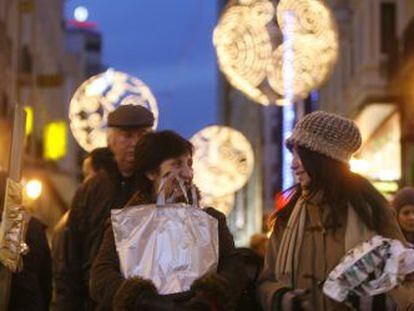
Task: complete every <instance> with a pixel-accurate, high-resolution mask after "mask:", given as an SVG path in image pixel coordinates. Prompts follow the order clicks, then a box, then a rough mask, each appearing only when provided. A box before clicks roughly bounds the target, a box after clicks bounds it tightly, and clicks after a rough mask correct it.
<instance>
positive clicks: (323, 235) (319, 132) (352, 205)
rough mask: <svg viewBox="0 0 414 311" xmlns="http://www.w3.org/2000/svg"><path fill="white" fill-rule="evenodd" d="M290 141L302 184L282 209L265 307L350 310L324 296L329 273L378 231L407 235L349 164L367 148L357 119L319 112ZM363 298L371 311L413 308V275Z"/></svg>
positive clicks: (270, 251) (263, 279) (263, 281)
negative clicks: (375, 294) (360, 149)
mask: <svg viewBox="0 0 414 311" xmlns="http://www.w3.org/2000/svg"><path fill="white" fill-rule="evenodd" d="M286 145H287V147H288V148H289V149H290V150H291V151H292V153H293V159H292V164H291V167H292V171H293V173H294V175H295V177H296V178H297V180H298V182H299V184H298V185H297V186H295V193H294V195H293V196H292V197H291V199H290V200H289V201H288V202H287V204H286V205H285V206H284V207H283V208H282V209H280V210H279V211H277V212H276V215H275V216H276V218H275V224H274V227H273V232H272V234H271V237H270V240H269V243H268V248H267V252H266V256H265V264H264V268H263V272H262V274H261V276H260V277H259V281H258V289H257V295H258V297H259V298H260V302H261V305H262V307H263V308H264V309H265V310H307V309H313V310H319V311H323V310H336V311H340V310H349V307H348V306H347V305H345V303H338V302H335V301H333V300H331V299H330V298H328V297H327V296H325V295H324V294H323V292H322V287H323V282H324V280H325V279H326V278H327V276H328V274H329V273H330V272H331V271H332V270H333V269H334V267H335V266H336V265H337V264H338V263H339V262H340V260H341V258H342V257H343V256H344V255H345V254H346V252H347V251H348V250H350V249H352V248H353V247H355V246H356V245H358V244H360V243H361V242H363V241H365V240H367V239H369V238H371V237H372V236H373V235H374V234H380V235H382V236H384V237H388V238H393V239H399V240H402V241H405V240H404V237H403V235H402V233H401V230H400V229H399V227H398V223H397V221H396V219H395V217H394V216H393V215H394V213H393V211H392V210H391V208H390V207H389V206H388V203H387V201H386V199H385V198H384V197H383V196H382V195H381V194H380V193H379V192H378V191H377V190H376V189H375V188H374V187H373V186H372V184H371V183H370V182H369V181H367V180H366V179H365V178H363V177H362V176H360V175H358V174H355V173H352V172H351V171H350V169H349V164H348V161H349V160H350V157H351V156H352V154H354V153H355V152H356V151H357V150H358V149H359V147H360V146H361V134H360V132H359V129H358V127H357V126H356V125H355V124H354V123H353V122H352V121H351V120H349V119H346V118H343V117H341V116H338V115H336V114H332V113H327V112H323V111H317V112H313V113H311V114H309V115H307V116H305V117H304V118H303V119H301V120H300V121H299V122H298V123H297V124H296V126H295V127H294V130H293V133H292V136H291V137H290V138H288V139H287V141H286ZM368 298H369V299H368ZM364 299H365V300H364ZM356 303H357V304H359V306H360V307H361V306H362V305H364V306H365V307H364V310H389V308H390V305H392V304H396V305H397V306H398V308H399V310H413V309H414V286H413V283H412V281H411V280H409V279H406V280H405V281H404V283H402V285H400V286H398V287H397V288H394V289H392V290H391V291H389V292H387V293H386V295H377V296H374V297H366V298H361V299H360V301H356ZM367 303H369V304H370V306H369V307H367ZM361 308H362V307H361ZM365 308H366V309H365Z"/></svg>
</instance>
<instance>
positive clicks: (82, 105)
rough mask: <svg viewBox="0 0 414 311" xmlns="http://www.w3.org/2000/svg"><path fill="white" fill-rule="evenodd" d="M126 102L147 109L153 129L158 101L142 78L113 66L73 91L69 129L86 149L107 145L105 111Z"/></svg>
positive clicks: (156, 120) (155, 125)
mask: <svg viewBox="0 0 414 311" xmlns="http://www.w3.org/2000/svg"><path fill="white" fill-rule="evenodd" d="M128 104H132V105H140V106H143V107H145V108H147V109H148V110H150V111H151V112H152V113H153V114H154V118H155V122H154V127H153V128H154V129H156V127H157V124H158V106H157V102H156V100H155V97H154V95H153V94H152V92H151V90H150V89H149V87H148V86H147V85H146V84H144V83H143V82H142V81H141V80H139V79H137V78H135V77H133V76H130V75H128V74H125V73H123V72H119V71H115V70H113V69H109V70H107V71H106V72H104V73H101V74H98V75H96V76H93V77H91V78H90V79H88V80H86V81H85V82H84V83H83V84H82V85H81V86H80V87H79V88H78V89H77V90H76V92H75V94H74V95H73V97H72V100H71V102H70V107H69V120H70V128H71V130H72V133H73V136H74V137H75V139H76V140H77V142H78V143H79V145H80V146H81V147H82V148H83V149H85V150H86V151H88V152H89V151H92V150H93V149H95V148H97V147H104V146H106V144H107V142H106V129H107V118H108V114H109V113H110V112H111V111H113V110H115V109H116V108H117V107H119V106H121V105H128Z"/></svg>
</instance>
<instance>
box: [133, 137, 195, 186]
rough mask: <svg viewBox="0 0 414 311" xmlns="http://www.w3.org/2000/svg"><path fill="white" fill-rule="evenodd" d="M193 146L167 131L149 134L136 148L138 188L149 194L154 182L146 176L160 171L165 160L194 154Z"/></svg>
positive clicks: (135, 170) (135, 171) (135, 172)
mask: <svg viewBox="0 0 414 311" xmlns="http://www.w3.org/2000/svg"><path fill="white" fill-rule="evenodd" d="M193 149H194V147H193V144H192V143H191V142H190V141H188V140H187V139H185V138H184V137H182V136H180V135H179V134H177V133H175V132H173V131H169V130H165V131H160V132H155V133H148V134H146V135H145V136H144V137H142V138H141V139H140V140H139V141H138V143H137V145H136V146H135V169H134V174H135V178H136V182H137V188H138V190H140V191H145V192H147V193H149V192H151V190H152V182H151V181H150V180H149V179H148V178H147V176H146V175H145V174H146V173H148V172H151V171H155V170H158V169H159V167H160V165H161V163H162V162H164V161H165V160H168V159H172V158H176V157H179V156H181V155H183V154H190V155H192V154H193Z"/></svg>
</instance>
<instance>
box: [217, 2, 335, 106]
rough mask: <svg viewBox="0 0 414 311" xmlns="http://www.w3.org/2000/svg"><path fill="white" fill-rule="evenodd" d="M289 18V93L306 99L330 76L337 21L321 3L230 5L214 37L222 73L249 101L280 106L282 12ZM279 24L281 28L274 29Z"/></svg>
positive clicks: (283, 24)
mask: <svg viewBox="0 0 414 311" xmlns="http://www.w3.org/2000/svg"><path fill="white" fill-rule="evenodd" d="M287 12H288V13H290V14H293V15H294V16H295V19H294V27H293V28H294V30H293V36H292V38H293V39H292V40H293V42H292V44H291V46H292V47H293V53H294V58H293V62H294V63H293V69H294V72H293V75H294V78H293V94H294V96H295V98H305V97H307V96H308V94H309V92H310V91H311V90H312V89H315V88H317V87H319V86H320V85H321V84H322V83H323V82H325V81H326V79H327V78H328V77H329V75H330V73H331V71H332V69H333V67H334V65H335V63H336V60H337V54H338V36H337V28H336V24H335V20H334V18H333V16H332V14H331V12H330V10H329V8H328V7H327V5H326V4H325V3H324V2H323V1H322V0H281V1H279V4H278V5H277V7H276V10H275V7H274V5H273V3H272V2H270V1H268V0H239V1H233V2H232V3H231V4H230V5H229V7H228V8H227V9H226V10H225V12H224V13H223V15H222V16H221V18H220V21H219V23H218V25H217V26H216V28H215V29H214V33H213V43H214V46H215V48H216V53H217V58H218V63H219V67H220V70H221V71H222V72H223V73H224V75H225V76H226V78H227V79H228V81H229V82H230V83H231V84H232V85H233V86H234V87H235V88H237V89H239V90H240V91H242V92H244V93H245V94H246V95H248V96H249V97H250V98H251V99H253V100H255V101H257V102H259V103H261V104H264V105H268V104H278V103H283V102H284V101H283V100H282V99H283V98H284V97H285V95H286V88H285V86H284V84H283V81H284V79H283V76H284V74H285V73H284V72H283V70H284V69H283V68H284V66H283V53H284V50H285V49H286V44H285V43H283V42H282V37H283V36H282V34H284V29H287V28H286V27H285V26H286V25H285V18H284V16H285V14H286V13H287ZM277 25H279V27H280V28H279V27H278V26H277Z"/></svg>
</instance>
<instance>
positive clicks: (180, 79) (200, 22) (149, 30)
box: [66, 0, 217, 137]
mask: <svg viewBox="0 0 414 311" xmlns="http://www.w3.org/2000/svg"><path fill="white" fill-rule="evenodd" d="M216 2H217V1H213V0H119V1H113V0H67V4H66V16H67V17H68V18H70V17H72V14H73V9H74V8H75V7H77V6H79V5H82V6H84V7H86V8H88V10H89V19H88V20H89V21H93V22H96V23H98V25H99V29H100V30H101V32H102V34H103V46H104V50H103V60H104V62H105V64H106V65H107V66H110V67H113V68H115V69H117V70H120V71H125V72H127V73H129V74H132V75H134V76H136V77H138V78H139V79H141V80H142V81H144V82H145V83H146V84H147V85H149V86H150V88H151V89H152V90H153V93H154V95H155V97H156V98H157V101H158V105H159V110H160V125H159V128H160V129H166V128H168V129H173V130H176V131H178V132H179V133H181V134H183V135H184V136H186V137H190V136H191V135H193V134H194V133H195V132H197V131H198V130H200V129H201V128H203V127H204V126H206V125H209V124H213V123H216V122H217V121H216V120H217V68H216V59H215V54H214V48H213V44H212V31H213V28H214V25H215V22H216V19H217V3H216Z"/></svg>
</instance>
